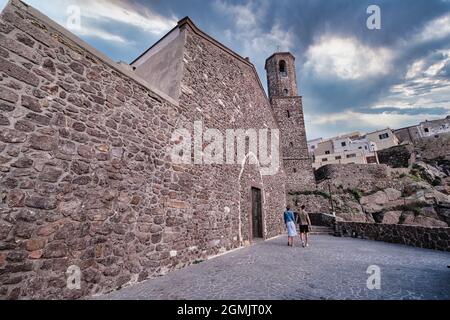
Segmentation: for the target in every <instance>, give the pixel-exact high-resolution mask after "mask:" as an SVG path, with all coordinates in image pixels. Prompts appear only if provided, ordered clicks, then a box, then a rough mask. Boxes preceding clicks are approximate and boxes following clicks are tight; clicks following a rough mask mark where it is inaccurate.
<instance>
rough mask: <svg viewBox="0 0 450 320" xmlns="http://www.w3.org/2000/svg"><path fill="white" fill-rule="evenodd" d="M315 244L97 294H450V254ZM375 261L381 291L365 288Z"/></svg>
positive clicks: (281, 247)
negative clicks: (367, 271) (379, 275)
mask: <svg viewBox="0 0 450 320" xmlns="http://www.w3.org/2000/svg"><path fill="white" fill-rule="evenodd" d="M311 244H312V245H311V247H309V248H305V249H304V248H301V247H299V246H297V247H294V248H289V247H287V245H286V238H285V237H279V238H276V239H273V240H270V241H267V242H261V243H259V244H256V245H254V246H252V247H247V248H244V249H240V250H237V251H234V252H231V253H229V254H226V255H224V256H220V257H217V258H214V259H211V260H208V261H206V262H203V263H200V264H197V265H193V266H190V267H187V268H185V269H182V270H179V271H175V272H172V273H170V274H169V275H167V276H164V277H160V278H156V279H152V280H149V281H146V282H143V283H140V284H137V285H134V286H131V287H128V288H124V289H122V290H119V291H116V292H113V293H111V294H108V295H105V296H100V297H97V299H133V300H135V299H136V300H141V299H152V300H157V299H180V300H184V299H187V300H191V299H199V300H216V299H217V300H222V299H224V300H247V299H251V300H267V299H274V300H279V299H283V300H290V299H296V300H297V299H315V300H316V299H446V300H448V299H450V269H448V268H447V265H449V264H450V253H446V252H440V251H433V250H427V249H419V248H414V247H407V246H403V245H396V244H388V243H382V242H375V241H367V240H359V239H351V238H335V237H332V236H319V235H318V236H313V237H312V242H311ZM370 265H377V266H379V267H380V268H381V290H373V291H371V290H369V289H367V286H366V282H367V279H368V277H369V274H367V273H366V270H367V268H368V267H369V266H370Z"/></svg>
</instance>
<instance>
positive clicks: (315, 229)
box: [310, 226, 334, 235]
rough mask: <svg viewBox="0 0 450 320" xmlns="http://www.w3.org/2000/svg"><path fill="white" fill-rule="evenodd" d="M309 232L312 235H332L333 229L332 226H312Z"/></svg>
mask: <svg viewBox="0 0 450 320" xmlns="http://www.w3.org/2000/svg"><path fill="white" fill-rule="evenodd" d="M310 234H312V235H333V234H334V230H333V228H329V227H322V226H312V227H311V232H310Z"/></svg>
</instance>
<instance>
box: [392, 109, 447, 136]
mask: <svg viewBox="0 0 450 320" xmlns="http://www.w3.org/2000/svg"><path fill="white" fill-rule="evenodd" d="M394 133H395V135H396V136H397V138H398V139H399V141H400V143H407V142H411V143H415V142H417V141H418V140H420V139H422V138H427V137H433V136H435V137H439V136H440V135H441V134H446V133H450V115H449V116H447V117H446V118H444V119H439V120H433V121H424V122H421V123H419V124H418V125H415V126H411V127H406V128H401V129H397V130H395V131H394Z"/></svg>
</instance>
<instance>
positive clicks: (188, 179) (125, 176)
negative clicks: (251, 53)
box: [0, 0, 313, 299]
mask: <svg viewBox="0 0 450 320" xmlns="http://www.w3.org/2000/svg"><path fill="white" fill-rule="evenodd" d="M174 30H177V32H178V33H179V34H181V38H179V39H178V40H180V39H181V42H178V43H177V44H178V45H179V46H178V47H177V48H178V49H177V51H176V52H177V55H175V58H176V59H175V60H176V61H174V62H173V63H174V64H175V66H176V68H175V69H176V70H178V72H177V73H175V74H176V79H173V80H174V81H177V82H176V85H175V86H174V87H171V88H170V91H169V92H165V91H164V90H160V89H158V88H153V86H152V85H151V81H150V80H151V79H150V80H148V81H147V80H146V79H142V78H141V77H139V76H138V75H137V74H136V73H139V72H136V73H134V72H133V71H132V70H129V69H126V68H122V67H121V66H119V65H118V64H116V63H114V62H112V61H111V60H110V59H108V58H107V57H105V56H103V55H102V54H100V53H98V52H97V51H96V50H95V49H93V48H91V47H90V46H88V45H87V44H85V43H83V42H82V41H81V40H79V39H78V38H76V37H75V36H73V35H71V34H70V33H68V32H67V31H65V30H64V29H63V28H61V27H60V26H58V25H56V24H55V23H54V22H52V21H50V20H49V19H48V18H46V17H45V16H43V15H42V14H40V13H39V12H37V11H36V10H34V9H33V8H31V7H29V6H27V5H25V4H23V3H22V2H20V1H17V0H13V1H11V2H9V4H8V5H7V6H6V8H5V9H4V11H3V13H2V15H1V17H0V111H1V113H0V298H8V299H20V298H52V299H56V298H80V297H83V296H87V295H92V294H96V293H101V292H108V291H110V290H114V289H117V288H120V287H122V286H124V285H127V284H131V283H134V282H138V281H143V280H145V279H147V278H151V277H154V276H157V275H160V274H165V273H167V272H168V271H170V270H173V269H176V268H182V267H184V266H186V265H189V264H191V263H193V262H195V261H198V260H203V259H206V258H207V257H209V256H212V255H216V254H219V253H222V252H225V251H227V250H230V249H233V248H236V247H240V246H242V245H246V244H248V243H250V242H251V241H253V239H254V237H255V235H254V234H253V232H252V223H253V222H252V212H253V211H252V188H253V189H255V188H256V189H259V190H261V191H262V224H263V237H264V238H270V237H273V236H276V235H278V234H280V233H281V232H282V231H283V225H282V222H281V219H280V214H281V212H282V210H283V207H284V205H285V203H286V193H285V180H286V175H285V172H284V167H283V165H282V166H281V167H280V169H279V171H278V173H277V174H275V175H272V176H262V175H261V174H260V169H259V167H258V166H257V165H246V166H244V167H241V166H218V165H209V166H206V165H203V166H186V165H174V164H173V163H172V162H171V161H170V157H169V151H170V149H171V147H173V146H174V144H176V143H177V142H176V141H172V140H171V134H172V132H173V131H174V130H175V129H176V128H180V127H185V128H192V125H193V123H194V121H203V123H204V124H205V125H206V126H208V127H211V128H217V129H218V130H221V131H223V130H225V129H228V128H230V126H231V128H241V129H247V128H254V129H264V128H266V129H278V128H279V124H278V122H277V119H276V118H275V115H274V111H273V110H272V108H271V105H270V101H269V99H268V98H267V96H266V95H265V93H264V90H263V88H262V86H261V84H260V81H259V78H258V76H257V74H256V71H255V68H254V66H253V65H252V64H251V63H250V62H249V61H248V60H246V59H243V58H241V57H240V56H238V55H237V54H235V53H233V52H232V51H231V50H229V49H227V48H225V47H224V46H222V45H221V44H219V43H218V42H216V41H215V40H214V39H212V38H210V37H209V36H207V35H206V34H204V33H203V32H202V31H200V30H198V29H197V28H196V27H195V25H193V24H192V22H190V20H188V19H184V20H182V21H180V23H179V25H178V26H177V27H176V28H175V29H174ZM166 40H167V38H166ZM289 68H291V69H289ZM172 70H173V69H172ZM288 70H293V69H292V66H289V67H288ZM292 72H295V71H294V70H293V71H292ZM162 80H164V81H162V83H171V82H170V81H168V80H167V79H162ZM294 94H296V93H292V95H294ZM293 100H295V101H297V102H296V103H297V104H296V106H297V108H299V109H300V108H301V105H300V104H299V103H298V101H299V99H298V98H294V99H293ZM284 104H285V103H284ZM284 104H283V105H284ZM297 111H298V110H297ZM300 116H301V118H300ZM298 117H299V118H297V120H298V121H299V122H298V123H299V124H300V125H303V122H302V121H303V114H302V113H301V112H299V113H298ZM299 133H300V136H299V137H298V139H299V141H300V142H298V143H296V141H294V140H295V137H289V139H290V140H291V142H294V143H295V145H296V146H303V145H304V143H306V142H305V141H306V140H305V136H304V128H303V129H300V130H299ZM282 134H283V133H282ZM281 139H283V136H282V137H281ZM292 139H294V140H292ZM303 140H305V141H303ZM295 157H296V159H297V158H298V159H301V166H300V167H299V168H298V171H296V173H295V174H296V175H297V177H298V178H299V179H304V183H305V184H308V183H310V182H311V181H312V180H313V178H311V177H312V169H311V167H310V166H308V165H307V160H306V158H304V157H303V155H302V154H296V155H295ZM295 161H298V160H295ZM295 161H293V162H292V163H294V162H295ZM292 170H293V169H292ZM292 172H294V171H292ZM302 181H303V180H300V181H296V183H297V184H298V185H301V184H302ZM71 266H76V267H78V268H80V270H81V288H80V289H75V290H74V289H69V288H68V287H67V274H66V272H67V270H68V268H69V267H71Z"/></svg>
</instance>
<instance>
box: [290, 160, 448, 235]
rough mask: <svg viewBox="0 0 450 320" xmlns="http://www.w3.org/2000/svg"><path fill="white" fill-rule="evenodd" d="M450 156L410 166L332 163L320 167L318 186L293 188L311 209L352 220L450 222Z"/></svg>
mask: <svg viewBox="0 0 450 320" xmlns="http://www.w3.org/2000/svg"><path fill="white" fill-rule="evenodd" d="M449 169H450V162H449V161H447V160H445V159H433V160H427V161H426V162H417V163H415V164H414V165H413V166H412V168H411V169H408V168H397V169H393V168H390V167H389V166H387V165H353V164H351V165H328V166H325V167H323V168H321V169H319V170H318V171H316V175H317V179H318V183H317V188H316V189H315V190H310V191H307V192H297V193H291V194H290V200H291V203H292V204H293V205H294V206H295V205H301V204H303V203H305V204H307V210H308V212H331V211H332V210H331V207H332V206H333V209H334V211H335V212H336V215H337V216H338V217H341V218H343V219H344V220H346V221H352V222H378V223H383V224H404V225H420V226H430V227H447V226H449V225H450V175H449V174H450V170H449Z"/></svg>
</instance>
